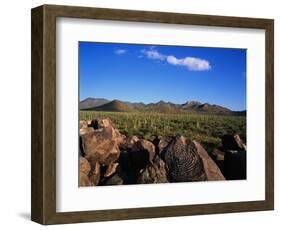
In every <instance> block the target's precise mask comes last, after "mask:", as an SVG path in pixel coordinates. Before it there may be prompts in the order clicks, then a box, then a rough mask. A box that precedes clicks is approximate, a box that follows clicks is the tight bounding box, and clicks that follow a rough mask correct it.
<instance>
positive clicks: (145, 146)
mask: <svg viewBox="0 0 281 230" xmlns="http://www.w3.org/2000/svg"><path fill="white" fill-rule="evenodd" d="M131 153H132V154H131V155H132V156H133V155H134V156H136V155H143V156H144V158H146V156H145V155H147V153H148V161H149V162H150V163H152V161H153V159H154V157H155V146H154V144H153V143H152V142H150V141H147V140H145V139H141V140H138V141H137V142H136V143H135V144H134V145H133V146H132V152H131ZM133 158H134V157H133ZM147 163H148V162H145V163H144V164H147ZM142 168H143V167H142Z"/></svg>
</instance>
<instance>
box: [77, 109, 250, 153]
mask: <svg viewBox="0 0 281 230" xmlns="http://www.w3.org/2000/svg"><path fill="white" fill-rule="evenodd" d="M99 118H110V119H111V120H112V121H113V123H114V124H115V126H116V128H118V129H119V131H120V132H121V133H122V134H125V135H126V136H128V135H137V136H141V137H143V138H146V139H150V140H152V139H153V138H154V137H155V136H156V135H161V136H175V135H177V134H180V135H183V136H185V137H188V138H190V139H194V140H197V141H199V142H200V143H202V144H203V145H204V147H205V148H206V149H207V150H209V149H212V148H214V147H217V146H218V145H219V144H220V142H221V137H222V136H223V135H224V134H236V133H238V134H239V135H240V137H241V138H242V139H243V140H244V141H246V117H245V116H221V115H202V114H188V113H186V114H163V113H154V112H97V111H80V120H92V119H99Z"/></svg>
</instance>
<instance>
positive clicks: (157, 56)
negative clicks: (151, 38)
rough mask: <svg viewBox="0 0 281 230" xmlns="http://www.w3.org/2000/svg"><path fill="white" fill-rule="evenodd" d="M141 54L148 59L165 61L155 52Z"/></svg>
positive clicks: (163, 57) (147, 51)
mask: <svg viewBox="0 0 281 230" xmlns="http://www.w3.org/2000/svg"><path fill="white" fill-rule="evenodd" d="M141 52H142V53H143V54H144V55H145V56H146V57H147V58H149V59H155V60H161V61H164V60H165V59H166V56H165V55H163V54H161V53H159V52H158V51H157V50H153V49H150V50H142V51H141Z"/></svg>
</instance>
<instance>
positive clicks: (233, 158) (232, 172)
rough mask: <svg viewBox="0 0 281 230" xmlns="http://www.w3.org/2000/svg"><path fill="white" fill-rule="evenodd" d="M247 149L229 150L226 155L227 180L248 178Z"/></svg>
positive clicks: (225, 170)
mask: <svg viewBox="0 0 281 230" xmlns="http://www.w3.org/2000/svg"><path fill="white" fill-rule="evenodd" d="M246 155H247V154H246V151H227V152H226V153H225V156H224V174H225V178H226V179H227V180H244V179H246V176H247V175H246V172H247V170H246V160H247V159H246Z"/></svg>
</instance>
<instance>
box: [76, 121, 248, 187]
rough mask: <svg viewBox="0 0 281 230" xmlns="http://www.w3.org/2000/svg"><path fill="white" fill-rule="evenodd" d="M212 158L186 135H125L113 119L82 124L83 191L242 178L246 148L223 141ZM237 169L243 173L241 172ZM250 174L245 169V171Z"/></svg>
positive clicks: (237, 140) (236, 141)
mask: <svg viewBox="0 0 281 230" xmlns="http://www.w3.org/2000/svg"><path fill="white" fill-rule="evenodd" d="M222 146H223V147H222V148H221V149H215V150H214V151H213V152H212V154H211V157H210V156H209V154H208V153H207V152H206V151H205V149H204V148H203V147H202V146H201V145H200V144H199V143H198V142H196V141H193V140H189V139H186V138H185V137H183V136H176V137H161V136H159V137H156V138H155V139H154V140H152V141H150V140H146V139H143V138H139V137H137V136H128V137H126V136H124V135H122V134H121V133H120V132H119V131H118V129H116V128H115V127H114V124H113V123H112V122H111V121H110V120H109V119H101V120H93V121H80V180H79V181H80V182H79V183H80V186H96V185H121V184H150V183H169V182H189V181H213V180H224V179H237V178H239V179H243V178H244V177H243V176H244V174H243V173H244V171H243V170H241V168H239V167H241V165H242V166H243V164H244V160H245V159H246V158H244V156H245V157H246V146H245V145H244V144H243V142H242V141H241V140H240V138H239V136H238V135H236V136H230V135H228V136H225V137H224V138H223V139H222ZM238 168H239V169H238ZM245 169H246V168H245Z"/></svg>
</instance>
